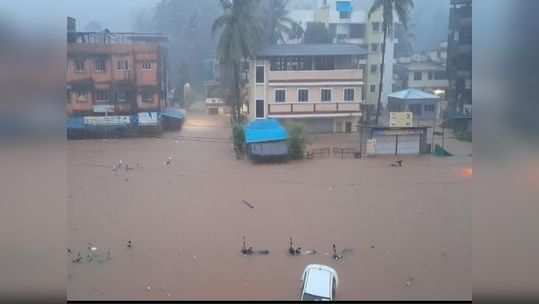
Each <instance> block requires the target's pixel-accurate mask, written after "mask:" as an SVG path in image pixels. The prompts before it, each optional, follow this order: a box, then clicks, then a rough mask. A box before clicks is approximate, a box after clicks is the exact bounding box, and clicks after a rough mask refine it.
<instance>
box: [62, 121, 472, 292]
mask: <svg viewBox="0 0 539 304" xmlns="http://www.w3.org/2000/svg"><path fill="white" fill-rule="evenodd" d="M226 121H227V119H226V118H224V117H218V116H212V117H210V116H205V115H196V114H188V120H187V121H186V123H185V125H184V128H183V130H182V131H180V132H176V133H167V134H165V135H164V136H163V137H162V138H137V139H107V140H79V141H70V142H69V143H68V187H69V201H68V207H67V214H68V247H69V248H70V249H71V251H72V253H71V255H70V254H68V253H66V263H67V265H68V298H69V299H70V300H135V299H153V300H160V299H162V300H169V299H177V300H187V299H195V300H199V299H211V300H248V299H252V300H287V299H291V300H294V299H297V297H298V295H299V287H300V276H301V273H302V271H303V269H304V268H305V266H307V265H308V264H311V263H319V264H325V265H328V266H331V267H333V268H335V269H336V271H337V272H338V274H339V279H340V285H339V287H338V290H337V299H340V300H352V299H361V300H408V299H423V300H429V299H453V300H470V299H471V297H472V283H471V269H472V268H471V264H472V261H471V259H472V255H471V252H472V249H471V248H472V246H471V207H472V206H471V202H470V197H471V183H470V181H471V180H470V179H471V176H468V175H463V174H462V172H463V170H465V169H466V168H469V167H471V157H469V156H459V157H451V158H436V157H431V156H423V157H406V158H404V166H403V167H402V168H392V167H390V166H389V165H388V164H389V163H390V162H392V161H393V159H392V158H375V159H367V160H357V159H344V160H341V159H338V158H328V159H315V160H306V161H300V162H290V163H285V164H253V163H251V162H249V161H248V160H236V159H235V157H234V153H233V150H232V145H231V143H230V141H229V135H230V130H229V128H228V126H227V123H226ZM348 143H349V141H348V142H347V144H348ZM169 157H171V159H172V160H171V161H170V164H169V165H167V164H166V161H167V159H168V158H169ZM120 160H122V162H123V163H124V164H128V165H129V167H132V168H133V169H132V170H128V171H125V170H118V171H113V170H112V167H113V165H114V164H116V163H118V162H119V161H120ZM243 200H245V201H247V202H248V203H249V204H251V205H252V206H253V207H254V208H250V207H249V206H248V204H245V203H242V201H243ZM242 236H245V237H246V239H247V243H248V245H250V246H253V247H254V249H255V250H263V249H267V250H270V254H269V255H266V256H248V257H245V256H242V255H241V254H240V248H241V244H242ZM289 237H293V238H294V240H295V242H296V245H298V246H301V247H302V248H304V249H316V250H317V251H318V252H319V254H317V255H312V256H295V257H291V256H288V255H287V248H288V238H289ZM128 240H131V241H132V244H133V246H132V248H127V246H126V245H127V242H128ZM89 243H91V245H89ZM332 243H335V244H336V246H337V249H338V250H342V249H345V248H346V249H352V250H351V252H350V251H348V252H349V253H348V254H346V255H345V256H344V258H343V259H342V260H341V261H334V260H332V259H331V258H330V256H329V254H330V252H331V244H332ZM89 246H95V247H97V248H96V250H95V251H93V252H92V255H93V258H92V260H91V261H90V260H89V259H88V257H87V255H88V253H90V251H89V249H88V247H89ZM78 252H80V253H81V256H82V260H81V262H80V263H72V256H76V254H77V253H78ZM107 252H109V253H110V256H108V257H107V254H108V253H107Z"/></svg>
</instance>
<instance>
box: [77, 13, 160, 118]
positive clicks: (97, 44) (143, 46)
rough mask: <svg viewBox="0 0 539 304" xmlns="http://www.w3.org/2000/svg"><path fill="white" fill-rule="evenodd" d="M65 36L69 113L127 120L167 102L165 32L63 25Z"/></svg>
mask: <svg viewBox="0 0 539 304" xmlns="http://www.w3.org/2000/svg"><path fill="white" fill-rule="evenodd" d="M68 24H69V21H68ZM67 38H68V44H67V67H66V82H67V87H66V89H67V105H66V111H67V114H68V117H84V118H85V119H87V118H88V117H90V118H94V120H96V119H97V118H99V117H101V116H107V117H108V118H109V119H108V121H109V123H110V121H111V120H114V119H113V118H114V117H118V119H117V120H118V121H122V120H123V121H131V122H132V120H133V118H132V117H137V115H138V117H142V116H144V114H149V115H150V116H152V115H151V114H153V113H159V112H161V111H162V110H163V109H164V108H166V107H167V102H166V96H167V94H166V93H167V70H166V66H167V49H166V46H165V45H164V43H165V42H166V41H167V37H166V36H164V35H162V34H148V33H111V32H109V31H108V30H105V31H103V32H77V31H75V30H74V29H73V28H71V30H70V29H69V27H68V36H67ZM155 116H156V117H157V115H155ZM126 117H129V118H126ZM97 120H98V119H97ZM155 121H156V123H157V119H156V120H155Z"/></svg>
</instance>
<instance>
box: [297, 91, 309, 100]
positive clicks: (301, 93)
mask: <svg viewBox="0 0 539 304" xmlns="http://www.w3.org/2000/svg"><path fill="white" fill-rule="evenodd" d="M298 101H299V102H308V101H309V90H308V89H298Z"/></svg>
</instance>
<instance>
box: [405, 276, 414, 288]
mask: <svg viewBox="0 0 539 304" xmlns="http://www.w3.org/2000/svg"><path fill="white" fill-rule="evenodd" d="M414 280H415V279H414V277H409V278H408V280H406V286H407V287H410V286H412V283H413V282H414Z"/></svg>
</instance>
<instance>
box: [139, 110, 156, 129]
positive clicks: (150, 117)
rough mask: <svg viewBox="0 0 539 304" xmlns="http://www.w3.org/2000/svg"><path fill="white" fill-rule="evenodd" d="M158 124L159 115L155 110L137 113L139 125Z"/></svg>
mask: <svg viewBox="0 0 539 304" xmlns="http://www.w3.org/2000/svg"><path fill="white" fill-rule="evenodd" d="M158 124H159V115H158V113H157V112H143V113H138V125H139V126H140V127H155V126H157V125H158Z"/></svg>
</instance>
